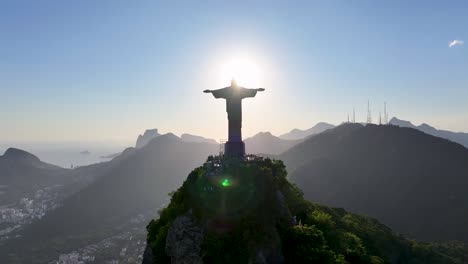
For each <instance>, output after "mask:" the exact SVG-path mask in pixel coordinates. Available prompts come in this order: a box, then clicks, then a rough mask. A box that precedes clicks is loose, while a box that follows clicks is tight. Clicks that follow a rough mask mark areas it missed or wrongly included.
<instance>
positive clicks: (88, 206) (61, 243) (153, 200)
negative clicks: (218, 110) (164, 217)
mask: <svg viewBox="0 0 468 264" xmlns="http://www.w3.org/2000/svg"><path fill="white" fill-rule="evenodd" d="M217 151H218V145H215V144H207V143H189V142H183V141H182V140H180V139H179V138H178V137H176V136H174V135H172V134H166V135H162V136H159V137H157V138H155V139H153V140H152V141H150V142H149V143H148V144H147V145H146V146H144V147H142V148H141V149H135V150H133V149H128V150H127V151H124V154H122V155H121V156H119V157H117V158H115V159H114V160H113V162H114V165H113V166H112V168H110V169H109V170H105V171H103V173H102V175H100V176H99V177H98V179H97V180H96V181H95V182H94V183H93V184H91V185H89V186H88V187H86V188H84V189H82V190H81V191H79V192H77V193H76V194H74V195H73V196H71V197H69V198H68V199H66V200H65V201H64V202H63V206H62V207H60V208H58V209H56V210H54V211H52V212H50V213H49V214H47V215H46V216H45V217H44V218H42V219H41V220H39V221H37V222H35V223H33V224H31V225H30V226H28V227H26V228H25V229H24V230H23V232H22V233H21V237H20V238H18V239H14V240H11V241H9V242H8V243H7V244H6V245H5V246H2V248H1V249H0V256H2V257H5V258H6V259H2V257H0V262H2V263H47V262H48V261H50V260H53V259H57V258H58V254H59V253H63V252H69V251H72V250H75V249H76V248H78V247H82V246H84V245H87V244H92V243H94V242H96V241H99V240H102V239H104V238H106V237H108V236H111V235H112V234H114V233H115V232H116V231H115V229H116V228H117V229H118V228H119V227H120V228H121V227H122V226H123V225H124V224H125V223H127V222H128V221H129V220H130V219H131V218H132V217H135V216H137V215H139V214H145V213H148V211H150V212H153V214H155V213H156V212H155V210H156V209H157V208H158V207H159V206H161V204H162V203H164V202H165V200H166V199H167V194H168V193H169V192H170V191H172V190H174V189H175V188H176V187H177V186H179V185H180V184H181V183H182V181H183V177H182V176H181V175H186V174H187V173H188V172H189V171H190V169H191V168H193V167H194V166H196V165H197V164H199V163H200V162H202V161H203V159H204V157H206V156H208V155H211V154H214V153H216V152H217ZM7 253H9V254H7ZM7 255H8V256H7ZM3 261H6V262H3Z"/></svg>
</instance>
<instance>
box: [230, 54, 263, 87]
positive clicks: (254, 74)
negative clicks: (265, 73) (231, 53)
mask: <svg viewBox="0 0 468 264" xmlns="http://www.w3.org/2000/svg"><path fill="white" fill-rule="evenodd" d="M221 78H222V80H223V81H224V82H226V83H229V82H230V81H231V79H235V80H236V81H237V83H238V84H239V85H242V86H245V87H257V86H260V85H261V83H260V82H261V76H260V70H259V68H258V66H257V65H256V64H255V63H254V62H253V61H252V60H250V59H249V58H245V57H236V58H232V59H230V60H228V61H227V62H226V63H225V64H224V65H222V67H221Z"/></svg>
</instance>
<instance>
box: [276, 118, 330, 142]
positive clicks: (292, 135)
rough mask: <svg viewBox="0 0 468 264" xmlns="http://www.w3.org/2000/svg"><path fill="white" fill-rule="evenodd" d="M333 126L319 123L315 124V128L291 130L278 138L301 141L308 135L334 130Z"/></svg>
mask: <svg viewBox="0 0 468 264" xmlns="http://www.w3.org/2000/svg"><path fill="white" fill-rule="evenodd" d="M334 127H335V126H334V125H332V124H328V123H325V122H320V123H317V124H316V125H315V126H313V127H311V128H309V129H306V130H301V129H297V128H295V129H293V130H291V131H290V132H288V133H286V134H283V135H281V136H279V137H280V138H281V139H287V140H298V139H303V138H306V137H308V136H310V135H314V134H318V133H322V132H323V131H325V130H327V129H330V128H334Z"/></svg>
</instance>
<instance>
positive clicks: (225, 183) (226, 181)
mask: <svg viewBox="0 0 468 264" xmlns="http://www.w3.org/2000/svg"><path fill="white" fill-rule="evenodd" d="M221 185H222V186H223V187H228V186H230V185H231V182H230V181H229V179H224V180H223V181H222V182H221Z"/></svg>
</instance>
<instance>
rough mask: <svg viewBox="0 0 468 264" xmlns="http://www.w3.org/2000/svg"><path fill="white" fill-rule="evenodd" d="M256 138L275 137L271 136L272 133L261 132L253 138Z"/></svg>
mask: <svg viewBox="0 0 468 264" xmlns="http://www.w3.org/2000/svg"><path fill="white" fill-rule="evenodd" d="M255 137H275V136H273V134H271V132H268V131H267V132H259V133H257V134H255V135H254V136H253V137H252V138H255Z"/></svg>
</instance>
